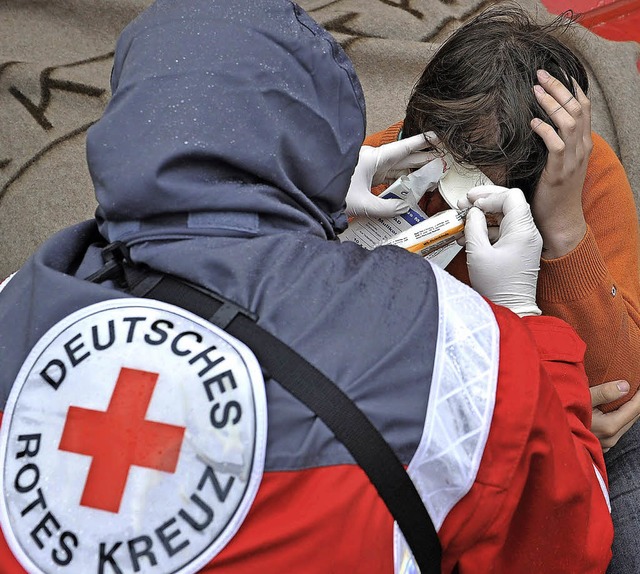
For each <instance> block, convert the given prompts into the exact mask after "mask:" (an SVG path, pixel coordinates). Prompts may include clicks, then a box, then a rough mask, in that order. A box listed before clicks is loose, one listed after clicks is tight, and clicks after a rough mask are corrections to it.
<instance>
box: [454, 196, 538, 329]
mask: <svg viewBox="0 0 640 574" xmlns="http://www.w3.org/2000/svg"><path fill="white" fill-rule="evenodd" d="M469 206H473V207H470V208H469V212H468V213H467V220H466V224H465V228H464V237H465V249H466V253H467V267H468V269H469V279H470V281H471V286H472V287H473V288H474V289H475V290H476V291H478V293H480V294H481V295H484V296H485V297H487V299H489V300H491V301H492V302H493V303H496V304H498V305H503V306H504V307H508V308H509V309H511V310H512V311H513V312H514V313H517V314H518V315H520V316H521V317H522V316H525V315H540V314H541V312H540V309H539V308H538V306H537V304H536V287H537V283H538V271H539V269H540V252H541V250H542V237H541V236H540V233H539V231H538V229H537V228H536V225H535V223H534V222H533V217H532V215H531V209H530V207H529V204H528V203H527V200H526V199H525V197H524V194H523V193H522V191H521V190H519V189H516V188H513V189H508V188H505V187H500V186H496V185H486V186H479V187H475V188H473V189H471V190H470V191H469V192H468V193H467V200H466V201H465V200H461V202H460V203H459V205H458V207H460V208H467V207H469ZM485 212H486V213H501V214H502V220H501V221H500V227H499V228H498V236H497V239H496V240H495V242H494V243H493V244H492V242H491V241H490V240H489V233H488V230H487V221H486V217H485Z"/></svg>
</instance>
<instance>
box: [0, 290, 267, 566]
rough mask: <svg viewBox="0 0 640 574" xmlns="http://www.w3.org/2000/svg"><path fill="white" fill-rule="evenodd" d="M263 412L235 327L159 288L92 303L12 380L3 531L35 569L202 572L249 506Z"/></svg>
mask: <svg viewBox="0 0 640 574" xmlns="http://www.w3.org/2000/svg"><path fill="white" fill-rule="evenodd" d="M266 425H267V420H266V400H265V392H264V383H263V379H262V374H261V370H260V367H259V365H258V363H257V361H256V359H255V357H254V355H253V353H251V352H250V351H249V350H248V348H247V347H246V346H245V345H243V344H242V343H240V342H239V341H237V340H236V339H234V338H233V337H231V336H229V335H228V334H227V333H225V332H224V331H222V330H220V329H218V328H217V327H215V326H213V325H211V324H209V323H208V322H206V321H204V320H202V319H200V318H199V317H197V316H196V315H193V314H191V313H189V312H187V311H184V310H183V309H179V308H177V307H174V306H172V305H167V304H164V303H160V302H157V301H149V300H142V299H131V298H130V299H116V300H112V301H106V302H103V303H99V304H96V305H92V306H90V307H86V308H84V309H82V310H80V311H78V312H76V313H74V314H73V315H70V316H69V317H67V318H66V319H65V320H63V321H62V322H60V323H58V324H57V325H55V326H54V327H53V328H52V329H51V330H50V331H49V332H48V333H47V334H46V335H44V337H43V338H42V339H41V340H40V341H39V342H38V344H37V345H36V347H35V348H34V349H33V351H32V352H31V354H30V355H29V357H28V358H27V360H26V362H25V363H24V365H23V367H22V370H21V371H20V373H19V375H18V378H17V380H16V382H15V385H14V387H13V389H12V393H11V396H10V398H9V402H8V404H7V408H6V410H5V413H4V419H3V424H2V433H1V437H0V438H1V450H0V456H1V462H2V468H3V474H2V498H1V501H2V502H1V505H0V518H1V521H2V528H3V531H4V534H5V537H6V538H7V541H8V543H9V545H10V547H11V549H12V551H13V553H14V555H15V556H16V557H17V558H18V560H19V561H20V562H21V563H22V565H23V566H24V567H25V568H26V569H27V570H28V571H29V572H35V573H39V572H46V573H52V572H65V573H70V574H71V573H73V574H76V573H77V574H87V573H92V572H95V573H104V574H110V573H114V574H124V573H128V572H136V573H137V572H143V573H144V572H149V573H151V572H153V573H160V572H162V573H169V572H171V573H178V572H179V573H191V572H197V571H198V570H199V569H200V568H202V567H203V566H204V565H206V564H207V563H208V562H209V561H210V560H211V559H212V558H213V557H214V556H215V555H216V554H217V553H218V552H220V550H221V549H222V548H224V546H225V545H226V544H227V543H228V542H229V540H230V539H231V538H232V537H233V536H234V535H235V533H236V532H237V530H238V528H239V527H240V525H241V524H242V522H243V520H244V518H245V517H246V515H247V513H248V511H249V508H250V506H251V504H252V502H253V500H254V498H255V495H256V492H257V490H258V487H259V485H260V481H261V478H262V472H263V469H264V456H265V447H266Z"/></svg>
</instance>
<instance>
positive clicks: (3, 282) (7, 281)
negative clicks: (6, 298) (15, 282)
mask: <svg viewBox="0 0 640 574" xmlns="http://www.w3.org/2000/svg"><path fill="white" fill-rule="evenodd" d="M16 273H17V271H16V272H14V273H12V274H11V275H9V277H7V278H6V279H5V280H4V281H2V283H0V291H2V290H3V289H4V288H5V287H6V286H7V283H9V281H11V278H12V277H13V276H14V275H15V274H16Z"/></svg>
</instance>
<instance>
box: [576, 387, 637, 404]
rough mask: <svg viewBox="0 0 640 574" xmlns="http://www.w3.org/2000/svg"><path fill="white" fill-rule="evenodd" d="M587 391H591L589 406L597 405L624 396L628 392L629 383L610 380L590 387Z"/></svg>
mask: <svg viewBox="0 0 640 574" xmlns="http://www.w3.org/2000/svg"><path fill="white" fill-rule="evenodd" d="M589 392H590V393H591V406H592V407H597V406H599V405H604V404H606V403H611V402H613V401H617V400H618V399H620V398H622V397H624V396H625V395H626V394H627V393H628V392H629V383H628V382H627V381H610V382H608V383H602V384H600V385H595V386H593V387H591V388H590V389H589ZM638 396H640V393H639V395H638Z"/></svg>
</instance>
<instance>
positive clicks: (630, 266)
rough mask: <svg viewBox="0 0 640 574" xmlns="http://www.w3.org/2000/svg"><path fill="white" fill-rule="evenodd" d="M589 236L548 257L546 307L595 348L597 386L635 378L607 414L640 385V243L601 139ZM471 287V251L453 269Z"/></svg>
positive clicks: (541, 285)
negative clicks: (569, 249) (563, 252)
mask: <svg viewBox="0 0 640 574" xmlns="http://www.w3.org/2000/svg"><path fill="white" fill-rule="evenodd" d="M401 128H402V122H398V123H396V124H394V125H392V126H390V127H389V128H387V129H386V130H384V131H381V132H378V133H375V134H373V135H371V136H369V137H367V139H365V141H364V143H365V145H370V146H374V147H377V146H380V145H382V144H385V143H390V142H392V141H396V140H397V139H398V134H399V132H400V129H401ZM582 207H583V210H584V216H585V219H586V222H587V226H588V229H587V233H586V235H585V236H584V238H583V240H582V241H581V242H580V244H579V245H578V246H577V247H576V248H575V249H574V250H573V251H572V252H571V253H568V254H567V255H565V256H564V257H560V258H558V259H542V262H541V265H540V275H539V279H538V305H539V306H540V308H541V309H542V312H543V313H544V314H546V315H553V316H554V317H559V318H560V319H564V320H565V321H567V322H568V323H569V324H570V325H571V326H572V327H573V328H574V329H575V330H576V331H577V333H578V334H579V335H580V337H581V338H582V339H583V340H584V342H585V343H586V344H587V352H586V354H585V360H584V363H585V369H586V371H587V375H588V377H589V384H590V385H591V386H595V385H599V384H600V383H604V382H606V381H614V380H617V379H624V380H627V381H629V384H630V385H631V392H630V393H629V394H628V395H627V396H626V397H625V398H624V399H620V400H619V401H616V402H613V403H610V404H608V405H605V406H603V407H600V408H601V409H602V410H606V411H611V410H614V409H615V408H617V407H618V406H620V405H621V404H622V403H624V402H626V401H627V400H628V399H630V398H631V397H632V396H633V394H634V393H635V392H636V391H637V390H638V387H639V386H640V361H638V357H640V274H639V272H638V260H639V254H640V242H639V234H638V218H637V215H636V208H635V203H634V199H633V194H632V192H631V186H630V185H629V181H628V179H627V176H626V174H625V171H624V168H623V167H622V164H621V163H620V160H619V159H618V157H617V156H616V154H615V152H614V151H613V150H612V149H611V147H609V145H608V144H607V142H605V141H604V139H602V138H601V137H600V136H599V135H597V134H595V133H594V134H593V152H592V153H591V157H590V159H589V165H588V168H587V177H586V179H585V183H584V188H583V190H582ZM447 271H449V272H450V273H451V274H452V275H453V276H454V277H456V278H458V279H460V280H461V281H463V282H465V283H467V284H469V274H468V272H467V266H466V260H465V257H464V252H460V253H459V254H458V256H457V257H456V258H455V259H454V260H453V261H452V262H451V263H450V264H449V266H448V267H447Z"/></svg>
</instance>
